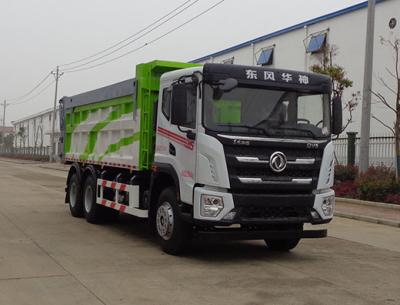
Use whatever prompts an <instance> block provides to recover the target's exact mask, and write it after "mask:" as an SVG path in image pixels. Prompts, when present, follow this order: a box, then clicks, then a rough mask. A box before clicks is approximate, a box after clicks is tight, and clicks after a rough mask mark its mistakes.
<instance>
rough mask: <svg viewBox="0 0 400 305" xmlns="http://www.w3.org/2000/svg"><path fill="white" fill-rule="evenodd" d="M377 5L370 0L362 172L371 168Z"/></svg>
mask: <svg viewBox="0 0 400 305" xmlns="http://www.w3.org/2000/svg"><path fill="white" fill-rule="evenodd" d="M375 3H376V0H368V17H367V37H366V43H365V65H364V88H363V103H362V116H361V144H360V171H361V172H365V171H367V169H368V167H369V136H370V128H371V92H372V69H373V59H374V31H375Z"/></svg>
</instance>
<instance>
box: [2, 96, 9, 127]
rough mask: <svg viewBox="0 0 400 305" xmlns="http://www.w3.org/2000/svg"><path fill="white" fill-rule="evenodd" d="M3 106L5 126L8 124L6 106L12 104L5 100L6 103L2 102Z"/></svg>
mask: <svg viewBox="0 0 400 305" xmlns="http://www.w3.org/2000/svg"><path fill="white" fill-rule="evenodd" d="M1 105H2V106H3V127H5V126H6V108H7V106H9V105H10V104H9V103H7V101H6V100H4V103H2V104H1Z"/></svg>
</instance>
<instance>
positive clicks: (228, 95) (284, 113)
mask: <svg viewBox="0 0 400 305" xmlns="http://www.w3.org/2000/svg"><path fill="white" fill-rule="evenodd" d="M218 93H219V94H216V92H214V89H213V87H212V86H211V85H209V84H204V106H203V107H204V113H203V121H204V126H205V127H206V128H208V129H210V130H213V131H217V132H226V133H242V134H264V135H266V136H277V137H279V136H287V137H308V138H310V137H311V138H321V137H327V136H329V135H330V123H329V122H330V119H329V117H330V115H329V114H330V112H329V94H321V93H303V92H290V91H279V90H270V89H263V88H262V89H260V88H247V87H237V88H235V89H233V90H232V91H230V92H224V93H221V92H218ZM221 94H222V95H221Z"/></svg>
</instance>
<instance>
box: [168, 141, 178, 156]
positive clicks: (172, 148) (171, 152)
mask: <svg viewBox="0 0 400 305" xmlns="http://www.w3.org/2000/svg"><path fill="white" fill-rule="evenodd" d="M169 154H170V155H173V156H176V149H175V146H174V145H172V144H171V143H169Z"/></svg>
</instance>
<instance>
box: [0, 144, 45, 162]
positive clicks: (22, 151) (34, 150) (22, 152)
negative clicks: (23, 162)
mask: <svg viewBox="0 0 400 305" xmlns="http://www.w3.org/2000/svg"><path fill="white" fill-rule="evenodd" d="M0 156H5V157H13V158H21V159H33V160H35V159H38V160H46V159H48V158H49V156H50V146H42V147H11V148H7V147H2V146H0Z"/></svg>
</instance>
